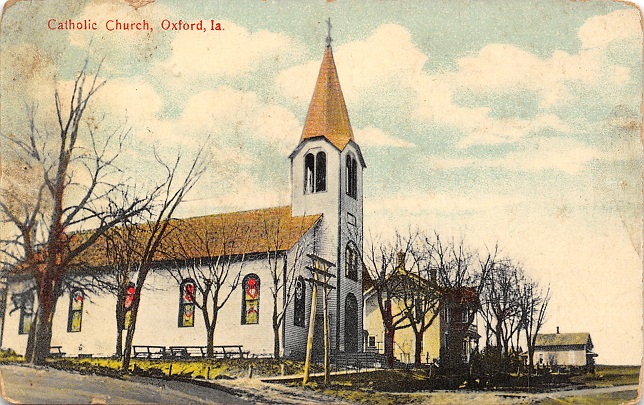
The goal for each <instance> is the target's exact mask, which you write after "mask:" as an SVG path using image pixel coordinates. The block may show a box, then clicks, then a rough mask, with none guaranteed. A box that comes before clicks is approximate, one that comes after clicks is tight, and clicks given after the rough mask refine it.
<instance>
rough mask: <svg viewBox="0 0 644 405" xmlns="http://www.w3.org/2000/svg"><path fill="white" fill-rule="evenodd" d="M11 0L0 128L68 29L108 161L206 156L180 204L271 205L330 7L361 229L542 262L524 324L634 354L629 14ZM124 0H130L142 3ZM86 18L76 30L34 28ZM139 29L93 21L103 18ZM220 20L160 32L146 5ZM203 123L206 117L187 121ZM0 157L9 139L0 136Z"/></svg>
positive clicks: (43, 106) (638, 60) (636, 257)
mask: <svg viewBox="0 0 644 405" xmlns="http://www.w3.org/2000/svg"><path fill="white" fill-rule="evenodd" d="M133 1H134V2H135V3H136V4H137V5H140V6H141V7H139V8H137V9H135V8H133V7H132V6H130V5H129V4H128V3H127V2H125V1H121V2H118V1H107V0H103V1H100V0H96V1H87V2H85V1H83V2H81V1H57V0H46V1H39V2H19V3H18V4H16V5H14V6H13V7H11V8H10V9H9V10H8V11H7V12H6V13H5V16H4V18H3V22H2V34H1V36H0V51H1V52H2V60H1V61H0V66H1V68H2V69H1V72H2V73H1V77H0V79H1V81H0V86H1V87H0V91H1V95H2V109H1V111H0V114H1V118H2V131H3V132H4V133H15V134H20V133H24V130H25V127H24V124H25V119H24V118H25V114H24V110H25V109H24V105H25V102H32V101H33V102H37V103H38V105H39V114H40V115H39V118H40V119H42V120H43V122H46V121H47V120H48V119H50V118H51V113H52V111H51V107H52V105H53V103H52V99H53V88H54V85H57V86H58V87H59V88H60V89H62V91H63V92H64V90H65V89H69V85H70V79H71V78H72V77H73V74H74V72H75V71H76V70H78V68H79V67H80V66H81V63H82V60H83V59H84V57H85V55H86V54H87V52H88V50H89V53H90V55H91V57H92V60H93V61H94V62H95V61H97V60H100V59H101V58H103V57H104V58H105V60H104V64H103V69H102V76H103V77H104V78H106V79H107V80H108V82H107V84H106V86H105V87H104V88H103V89H101V91H100V92H99V93H97V97H96V99H95V104H94V105H93V106H92V108H93V110H92V114H93V117H95V118H97V119H100V120H101V122H102V125H103V127H104V128H105V131H109V130H111V129H113V128H117V127H119V126H121V127H126V128H131V136H130V138H129V140H128V144H127V150H126V152H125V153H124V155H123V159H122V162H121V165H122V166H123V167H124V168H125V169H126V170H127V172H128V173H130V174H131V175H132V177H134V178H136V179H137V181H139V182H145V181H146V180H150V181H151V180H153V179H154V178H155V172H154V170H153V169H151V168H152V167H153V165H152V162H151V154H150V152H151V150H152V148H153V147H155V146H156V147H158V148H161V149H162V150H165V151H166V152H167V153H168V154H171V153H172V152H173V151H175V150H177V148H181V149H182V150H183V151H184V152H186V153H189V152H190V151H192V150H194V149H195V148H196V147H197V146H198V145H200V144H201V143H203V142H204V141H205V140H206V139H208V143H209V146H210V149H211V155H212V164H211V169H210V170H209V172H208V174H207V176H206V177H205V178H204V179H203V181H202V182H201V183H200V184H199V186H198V187H197V189H196V190H195V192H194V193H193V194H192V195H191V196H190V201H188V202H187V203H186V204H185V205H184V206H183V207H182V212H181V214H182V215H184V216H189V215H198V214H208V213H212V212H223V211H230V210H237V209H248V208H257V207H265V206H272V205H280V204H288V195H289V193H288V159H287V156H288V153H289V152H290V151H291V150H292V149H293V148H294V147H295V145H296V144H297V141H298V139H299V136H300V133H301V130H302V125H303V121H304V119H305V116H306V111H307V108H308V103H309V101H310V97H311V94H312V89H313V85H314V82H315V78H316V75H317V72H318V69H319V64H320V60H321V57H322V53H323V49H324V39H325V36H326V24H325V23H324V20H325V19H326V18H327V17H331V19H332V23H333V30H332V35H333V50H334V56H335V61H336V65H337V68H338V73H339V77H340V82H341V84H342V88H343V91H344V95H345V99H346V101H347V107H348V109H349V116H350V119H351V122H352V125H353V129H354V132H355V134H356V137H357V141H358V143H359V144H360V146H361V148H362V150H363V153H364V156H365V160H366V163H367V169H366V171H365V186H364V187H365V217H366V228H367V229H368V230H371V231H372V232H374V233H381V232H382V233H385V234H387V233H390V232H391V231H392V230H393V229H396V228H398V229H406V228H407V227H408V226H410V225H411V226H413V227H416V226H417V227H419V228H421V229H425V230H428V231H433V230H437V231H439V232H440V233H442V234H446V235H453V236H455V237H458V238H461V237H462V238H464V239H465V240H466V241H467V242H468V243H469V244H471V245H472V246H475V247H477V248H484V247H485V246H486V245H487V246H491V245H494V244H495V243H496V242H498V243H499V245H500V246H501V248H502V250H503V253H504V254H506V255H508V256H510V257H513V258H515V259H516V260H518V261H520V262H522V263H523V264H524V266H525V268H526V269H527V271H528V272H530V274H532V275H533V276H534V277H535V278H537V279H539V280H541V281H542V282H543V283H550V284H551V285H552V289H553V299H552V303H551V310H550V316H549V320H548V323H547V324H546V327H545V329H544V332H548V331H554V329H555V326H557V325H558V326H560V327H561V330H562V331H570V332H574V331H588V332H590V333H591V335H592V337H593V341H594V343H595V345H596V347H597V352H598V353H599V354H600V357H599V358H598V361H599V362H607V363H638V362H639V361H640V358H641V355H642V337H641V330H640V328H641V326H642V285H641V276H642V272H641V269H642V264H641V263H642V258H641V244H642V242H641V238H642V225H641V209H642V193H641V184H642V183H641V168H642V159H641V142H640V136H639V135H640V124H641V121H642V117H641V113H640V102H641V94H642V80H641V77H642V30H641V26H640V22H639V12H638V10H637V9H635V8H634V7H632V6H629V5H626V4H623V3H619V2H610V1H585V2H572V1H570V2H568V1H560V0H557V1H540V2H525V1H507V0H506V1H459V2H458V3H456V2H453V1H432V2H424V1H405V2H393V1H370V2H346V1H337V2H331V3H325V2H321V1H320V2H304V1H302V2H299V1H297V2H296V1H281V2H268V1H267V2H261V1H242V2H213V1H200V2H191V4H183V3H178V2H169V1H156V2H152V1H147V0H136V1H135V0H133ZM146 3H149V4H146ZM144 4H145V5H144ZM51 18H55V19H57V20H66V19H69V18H71V19H73V20H75V21H80V20H84V19H91V20H93V21H96V22H98V25H99V29H98V30H97V31H90V32H84V31H51V30H49V29H47V21H48V20H49V19H51ZM117 18H118V19H119V20H121V21H140V20H141V19H147V20H148V21H149V23H150V25H151V26H152V27H153V31H152V32H150V33H145V32H107V31H106V30H105V29H104V21H105V20H107V19H117ZM164 19H168V20H170V21H173V22H176V21H178V20H179V19H181V20H183V21H190V22H194V21H198V20H200V19H203V20H210V19H214V20H215V21H218V22H221V24H222V26H223V27H224V31H220V32H210V31H208V32H189V31H164V30H162V29H161V21H162V20H164ZM208 137H209V138H208ZM4 152H5V153H4V156H3V158H4V161H5V167H9V166H10V164H11V156H10V154H8V152H7V151H6V150H5V151H4ZM8 165H9V166H8Z"/></svg>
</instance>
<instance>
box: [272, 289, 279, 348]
mask: <svg viewBox="0 0 644 405" xmlns="http://www.w3.org/2000/svg"><path fill="white" fill-rule="evenodd" d="M273 357H274V358H276V359H279V358H280V322H279V320H278V318H277V300H273Z"/></svg>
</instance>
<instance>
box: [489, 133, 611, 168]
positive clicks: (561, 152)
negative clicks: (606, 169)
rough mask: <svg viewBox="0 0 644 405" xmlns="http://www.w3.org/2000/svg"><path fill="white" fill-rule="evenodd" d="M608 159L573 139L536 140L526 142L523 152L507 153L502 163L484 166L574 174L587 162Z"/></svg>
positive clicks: (500, 160)
mask: <svg viewBox="0 0 644 405" xmlns="http://www.w3.org/2000/svg"><path fill="white" fill-rule="evenodd" d="M607 158H609V156H608V155H607V154H605V153H603V152H601V151H599V150H597V149H595V148H593V147H590V146H587V145H584V144H582V143H580V142H578V141H575V140H573V139H565V138H538V139H535V140H532V141H530V142H526V144H525V147H524V148H523V149H522V150H520V151H517V152H513V153H508V154H507V155H505V156H504V157H503V158H502V159H499V160H496V161H492V162H489V163H488V164H487V165H489V166H496V167H502V168H505V169H509V170H514V171H528V172H530V171H540V170H547V169H554V170H560V171H563V172H566V173H569V174H575V173H578V172H580V171H581V170H583V169H584V168H585V166H586V165H587V164H588V163H589V162H590V161H592V160H595V159H607Z"/></svg>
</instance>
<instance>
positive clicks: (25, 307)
mask: <svg viewBox="0 0 644 405" xmlns="http://www.w3.org/2000/svg"><path fill="white" fill-rule="evenodd" d="M11 299H12V300H15V301H16V303H17V305H19V306H20V320H19V322H18V334H19V335H27V334H29V331H30V330H31V324H32V323H33V320H34V293H33V292H30V291H27V292H24V293H22V294H16V295H15V296H13V297H11Z"/></svg>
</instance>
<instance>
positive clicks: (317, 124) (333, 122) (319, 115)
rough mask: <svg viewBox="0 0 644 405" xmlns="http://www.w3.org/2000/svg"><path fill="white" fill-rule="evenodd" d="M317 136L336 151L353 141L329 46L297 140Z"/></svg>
mask: <svg viewBox="0 0 644 405" xmlns="http://www.w3.org/2000/svg"><path fill="white" fill-rule="evenodd" d="M320 136H322V137H324V138H326V139H328V140H329V142H331V143H332V144H333V146H335V147H336V148H338V149H339V150H343V149H344V147H345V146H347V144H348V143H349V142H350V141H354V142H355V139H354V137H353V130H352V129H351V123H350V122H349V113H348V112H347V106H346V104H345V103H344V96H343V95H342V89H341V88H340V79H339V78H338V71H337V70H336V67H335V62H334V61H333V52H332V51H331V47H330V46H327V47H326V50H325V51H324V57H323V58H322V66H321V67H320V74H319V75H318V80H317V82H316V84H315V90H314V91H313V98H312V99H311V105H310V106H309V112H308V115H307V117H306V122H305V123H304V130H303V131H302V137H301V138H300V143H301V142H302V141H304V140H306V139H309V138H317V137H320Z"/></svg>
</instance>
